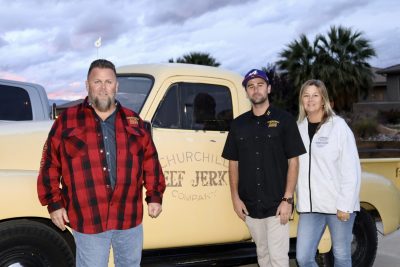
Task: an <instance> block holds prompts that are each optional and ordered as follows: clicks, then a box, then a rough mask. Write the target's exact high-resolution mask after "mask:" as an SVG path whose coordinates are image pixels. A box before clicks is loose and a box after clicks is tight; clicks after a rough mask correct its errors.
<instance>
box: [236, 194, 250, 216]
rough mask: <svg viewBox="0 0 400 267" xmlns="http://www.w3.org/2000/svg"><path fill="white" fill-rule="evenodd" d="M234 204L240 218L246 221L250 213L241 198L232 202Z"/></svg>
mask: <svg viewBox="0 0 400 267" xmlns="http://www.w3.org/2000/svg"><path fill="white" fill-rule="evenodd" d="M232 203H233V209H234V210H235V212H236V214H237V216H239V218H240V219H242V220H243V221H244V220H245V219H246V216H247V215H249V212H248V211H247V209H246V206H245V205H244V203H243V201H242V200H241V199H240V198H239V197H237V198H235V199H233V200H232Z"/></svg>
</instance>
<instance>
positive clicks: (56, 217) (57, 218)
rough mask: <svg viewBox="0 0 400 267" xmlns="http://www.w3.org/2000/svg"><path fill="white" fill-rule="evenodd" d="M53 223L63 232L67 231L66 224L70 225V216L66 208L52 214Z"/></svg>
mask: <svg viewBox="0 0 400 267" xmlns="http://www.w3.org/2000/svg"><path fill="white" fill-rule="evenodd" d="M50 218H51V221H52V222H53V223H54V224H55V225H56V226H57V227H58V228H60V229H61V230H63V231H64V230H65V223H66V222H67V223H69V219H68V214H67V211H66V210H65V208H61V209H58V210H55V211H53V212H51V213H50Z"/></svg>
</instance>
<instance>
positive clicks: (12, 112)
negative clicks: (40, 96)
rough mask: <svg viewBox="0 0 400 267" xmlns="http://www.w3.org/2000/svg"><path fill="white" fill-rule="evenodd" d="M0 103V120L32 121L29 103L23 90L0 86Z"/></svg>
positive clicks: (26, 93) (27, 96) (27, 95)
mask: <svg viewBox="0 0 400 267" xmlns="http://www.w3.org/2000/svg"><path fill="white" fill-rule="evenodd" d="M0 103H1V105H0V120H10V121H27V120H32V117H33V115H32V106H31V101H30V98H29V94H28V92H27V91H26V90H25V89H23V88H20V87H15V86H9V85H0Z"/></svg>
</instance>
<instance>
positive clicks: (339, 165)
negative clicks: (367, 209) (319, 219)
mask: <svg viewBox="0 0 400 267" xmlns="http://www.w3.org/2000/svg"><path fill="white" fill-rule="evenodd" d="M298 126H299V131H300V134H301V138H302V139H303V143H304V146H305V147H306V150H307V153H306V154H303V155H301V156H299V160H300V168H299V179H298V182H297V211H298V212H320V213H329V214H336V213H337V210H341V211H344V212H349V213H352V212H354V211H359V210H360V201H359V193H360V179H361V165H360V159H359V157H358V152H357V146H356V142H355V139H354V135H353V132H352V131H351V130H350V128H349V127H348V126H347V124H346V122H345V121H344V120H343V119H342V118H340V117H338V116H336V115H334V116H332V117H331V118H329V119H328V120H327V122H325V123H324V124H323V125H322V126H321V128H320V129H319V130H318V131H317V132H316V133H315V135H314V137H313V138H312V143H311V145H310V138H309V135H308V121H307V119H304V120H303V121H302V122H300V123H299V124H298Z"/></svg>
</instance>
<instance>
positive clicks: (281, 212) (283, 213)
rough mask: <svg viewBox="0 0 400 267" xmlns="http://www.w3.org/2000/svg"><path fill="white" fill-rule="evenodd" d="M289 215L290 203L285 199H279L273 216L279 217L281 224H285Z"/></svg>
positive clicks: (290, 210)
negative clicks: (279, 202)
mask: <svg viewBox="0 0 400 267" xmlns="http://www.w3.org/2000/svg"><path fill="white" fill-rule="evenodd" d="M291 215H292V204H289V203H287V202H286V201H281V204H279V206H278V209H277V211H276V215H275V216H276V217H278V216H279V217H280V220H281V224H287V223H288V221H289V218H290V216H291Z"/></svg>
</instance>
